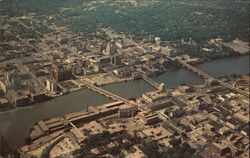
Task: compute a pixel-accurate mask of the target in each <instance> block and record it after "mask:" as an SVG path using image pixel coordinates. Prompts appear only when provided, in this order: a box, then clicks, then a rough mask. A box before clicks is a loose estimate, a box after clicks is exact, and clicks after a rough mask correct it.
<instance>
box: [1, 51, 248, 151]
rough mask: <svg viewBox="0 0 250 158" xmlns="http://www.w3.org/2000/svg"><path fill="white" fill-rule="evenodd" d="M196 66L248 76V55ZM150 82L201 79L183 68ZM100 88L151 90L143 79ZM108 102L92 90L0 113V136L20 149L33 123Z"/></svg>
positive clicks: (125, 92) (133, 93) (131, 92)
mask: <svg viewBox="0 0 250 158" xmlns="http://www.w3.org/2000/svg"><path fill="white" fill-rule="evenodd" d="M196 67H197V68H199V69H201V70H203V71H204V72H207V73H208V74H210V75H212V76H214V77H220V76H225V75H231V74H239V75H242V74H243V75H244V74H247V73H249V55H248V56H240V57H230V58H224V59H218V60H214V61H211V62H208V63H203V64H200V65H197V66H196ZM152 79H154V80H155V81H157V82H158V83H162V82H163V83H165V85H166V88H175V87H177V86H178V85H180V84H182V83H188V84H197V83H202V82H203V80H202V79H201V78H200V77H197V76H195V75H194V74H192V73H191V72H189V71H187V70H185V69H183V68H180V69H176V70H172V71H169V72H165V73H163V74H161V75H159V76H155V77H152ZM103 88H104V89H106V90H109V91H111V92H113V93H115V94H118V95H120V96H122V97H124V98H133V97H138V96H140V95H141V94H142V93H144V92H147V91H151V90H153V89H154V88H153V87H151V86H150V85H148V84H147V83H146V82H144V81H143V80H135V81H128V82H122V83H115V84H111V85H106V86H103ZM111 101H112V100H110V99H109V98H106V97H104V96H102V95H99V94H97V93H95V92H93V91H91V90H88V89H83V90H80V91H77V92H74V93H71V94H68V95H65V96H61V97H58V98H55V99H53V100H49V101H45V102H42V103H37V104H34V105H32V106H27V107H23V108H16V109H14V110H11V111H7V112H1V113H0V135H2V136H4V138H6V140H7V142H8V143H9V144H10V145H11V146H12V147H13V148H19V147H20V146H22V145H23V144H24V139H25V137H27V136H28V134H29V129H30V128H31V127H32V126H33V125H34V123H35V122H36V121H38V120H41V119H44V118H51V117H56V116H61V115H64V114H67V113H70V112H75V111H79V110H83V109H85V108H86V106H89V105H93V106H97V105H101V104H105V103H108V102H111Z"/></svg>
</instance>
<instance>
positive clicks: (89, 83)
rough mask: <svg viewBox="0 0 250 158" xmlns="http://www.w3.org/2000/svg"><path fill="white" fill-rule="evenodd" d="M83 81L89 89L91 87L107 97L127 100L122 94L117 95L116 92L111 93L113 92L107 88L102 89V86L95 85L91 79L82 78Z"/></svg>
mask: <svg viewBox="0 0 250 158" xmlns="http://www.w3.org/2000/svg"><path fill="white" fill-rule="evenodd" d="M81 81H82V83H83V84H84V85H85V86H86V87H87V88H88V89H91V90H92V91H94V92H97V93H99V94H101V95H104V96H106V97H108V98H111V99H113V100H116V101H124V102H125V101H127V99H125V98H123V97H121V96H118V95H116V94H114V93H111V92H109V91H107V90H105V89H102V88H100V87H97V86H95V85H94V84H93V83H92V82H90V81H89V80H87V79H81Z"/></svg>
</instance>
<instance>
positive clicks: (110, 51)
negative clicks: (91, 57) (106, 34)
mask: <svg viewBox="0 0 250 158" xmlns="http://www.w3.org/2000/svg"><path fill="white" fill-rule="evenodd" d="M116 53H117V46H116V44H115V42H114V41H112V42H111V43H108V44H107V45H106V51H105V54H106V55H115V54H116Z"/></svg>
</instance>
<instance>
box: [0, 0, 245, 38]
mask: <svg viewBox="0 0 250 158" xmlns="http://www.w3.org/2000/svg"><path fill="white" fill-rule="evenodd" d="M136 2H137V3H128V2H126V1H122V2H121V1H116V0H112V1H111V0H1V1H0V14H1V15H8V16H11V17H13V16H23V15H26V14H29V13H36V15H37V16H38V17H40V18H41V17H43V18H45V19H46V18H47V17H48V16H50V17H53V18H52V19H51V20H48V21H49V22H51V23H55V24H57V25H63V26H67V27H68V28H70V29H71V30H72V31H75V32H96V31H97V30H98V29H100V28H103V27H111V28H114V29H116V30H118V31H121V32H125V33H131V34H134V35H136V36H144V35H154V36H159V37H161V38H162V39H163V40H177V39H181V38H189V37H191V38H192V39H195V40H196V41H199V40H200V41H204V40H207V39H209V38H213V37H217V36H221V37H224V38H240V39H243V40H247V39H248V35H249V15H248V14H249V1H246V0H242V1H240V0H237V1H236V0H213V1H208V0H204V1H201V0H159V1H158V2H155V3H153V2H154V1H153V0H137V1H136ZM149 2H152V3H149Z"/></svg>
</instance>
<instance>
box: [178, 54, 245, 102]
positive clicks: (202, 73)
mask: <svg viewBox="0 0 250 158" xmlns="http://www.w3.org/2000/svg"><path fill="white" fill-rule="evenodd" d="M178 62H179V63H180V64H181V65H182V66H183V67H185V68H186V69H188V70H190V71H191V72H193V73H195V74H197V75H198V76H200V77H202V78H204V79H205V80H211V81H215V82H217V83H218V84H220V85H221V86H224V87H226V88H228V89H230V90H232V91H234V92H237V93H239V94H242V95H244V96H247V97H249V93H248V92H246V91H243V90H241V89H239V88H237V87H234V86H232V85H230V84H227V83H225V82H223V81H221V80H219V79H215V78H214V77H212V76H210V75H208V74H206V73H205V72H203V71H201V70H199V69H197V68H195V67H193V66H191V65H189V64H188V63H186V62H185V61H183V60H180V59H178Z"/></svg>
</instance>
